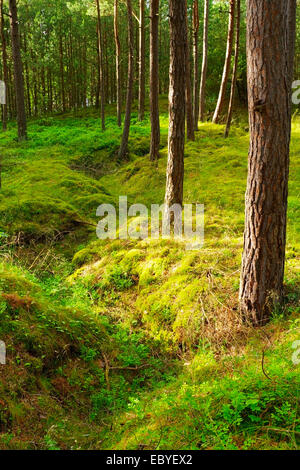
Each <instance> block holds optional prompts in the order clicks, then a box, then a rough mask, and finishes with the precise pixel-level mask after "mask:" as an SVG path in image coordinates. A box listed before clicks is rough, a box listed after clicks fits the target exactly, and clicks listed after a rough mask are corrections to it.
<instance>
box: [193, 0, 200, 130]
mask: <svg viewBox="0 0 300 470" xmlns="http://www.w3.org/2000/svg"><path fill="white" fill-rule="evenodd" d="M198 40H199V0H194V1H193V62H194V64H193V65H194V84H193V85H194V86H193V97H194V101H193V116H194V128H195V131H197V130H198V119H199V53H198Z"/></svg>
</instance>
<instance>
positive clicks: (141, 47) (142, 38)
mask: <svg viewBox="0 0 300 470" xmlns="http://www.w3.org/2000/svg"><path fill="white" fill-rule="evenodd" d="M144 114H145V0H140V18H139V114H138V119H139V121H143V120H144Z"/></svg>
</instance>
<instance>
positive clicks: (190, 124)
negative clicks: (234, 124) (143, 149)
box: [185, 0, 195, 140]
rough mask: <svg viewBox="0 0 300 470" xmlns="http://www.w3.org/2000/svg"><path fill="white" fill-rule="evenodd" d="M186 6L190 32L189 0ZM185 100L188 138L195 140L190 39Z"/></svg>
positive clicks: (187, 45)
mask: <svg viewBox="0 0 300 470" xmlns="http://www.w3.org/2000/svg"><path fill="white" fill-rule="evenodd" d="M185 8H186V15H185V18H186V30H187V34H188V16H187V0H186V1H185ZM185 74H186V77H185V100H186V128H187V139H188V140H195V132H194V117H193V101H192V81H191V62H190V48H189V41H188V40H187V42H186V52H185Z"/></svg>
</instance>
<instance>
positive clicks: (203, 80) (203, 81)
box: [199, 0, 209, 122]
mask: <svg viewBox="0 0 300 470" xmlns="http://www.w3.org/2000/svg"><path fill="white" fill-rule="evenodd" d="M208 19H209V0H204V22H203V46H202V49H203V51H202V69H201V83H200V94H199V119H200V121H201V122H203V121H204V113H205V91H206V74H207V52H208Z"/></svg>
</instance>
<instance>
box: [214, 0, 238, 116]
mask: <svg viewBox="0 0 300 470" xmlns="http://www.w3.org/2000/svg"><path fill="white" fill-rule="evenodd" d="M234 10H235V0H230V7H229V21H228V34H227V47H226V56H225V63H224V69H223V75H222V81H221V87H220V92H219V97H218V101H217V106H216V109H215V113H214V116H213V122H214V123H217V122H219V119H220V115H221V112H222V111H223V107H224V100H225V94H226V87H227V82H228V77H229V72H230V65H231V54H232V44H233V33H234Z"/></svg>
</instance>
